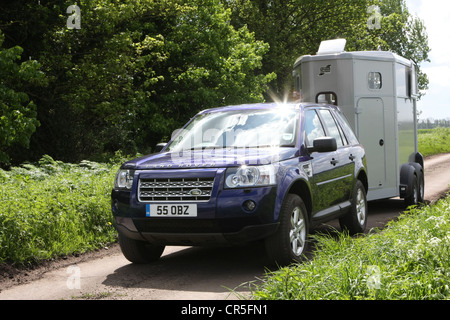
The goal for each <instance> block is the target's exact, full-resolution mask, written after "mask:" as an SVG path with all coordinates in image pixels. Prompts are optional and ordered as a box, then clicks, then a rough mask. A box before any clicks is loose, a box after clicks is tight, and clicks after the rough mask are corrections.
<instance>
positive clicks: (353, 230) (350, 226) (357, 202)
mask: <svg viewBox="0 0 450 320" xmlns="http://www.w3.org/2000/svg"><path fill="white" fill-rule="evenodd" d="M339 224H340V226H341V229H343V230H348V232H349V234H350V235H355V234H358V233H363V232H364V230H366V225H367V197H366V189H365V188H364V185H363V184H362V182H361V181H359V180H358V181H356V184H355V190H354V191H353V201H352V206H351V210H350V212H349V213H347V214H346V215H344V216H342V217H341V218H340V219H339Z"/></svg>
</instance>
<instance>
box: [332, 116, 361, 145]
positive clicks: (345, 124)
mask: <svg viewBox="0 0 450 320" xmlns="http://www.w3.org/2000/svg"><path fill="white" fill-rule="evenodd" d="M336 116H337V118H338V121H339V123H340V124H341V125H342V128H343V129H344V130H345V136H346V137H347V139H348V142H349V144H351V145H355V144H358V143H359V142H358V138H356V135H355V133H354V131H353V129H352V128H351V127H350V125H349V124H348V121H347V118H346V117H345V116H344V115H343V114H342V113H340V112H336Z"/></svg>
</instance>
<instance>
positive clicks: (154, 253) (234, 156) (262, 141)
mask: <svg viewBox="0 0 450 320" xmlns="http://www.w3.org/2000/svg"><path fill="white" fill-rule="evenodd" d="M367 190H368V185H367V172H366V159H365V152H364V149H363V147H362V146H361V145H360V143H359V142H358V140H357V138H356V136H355V134H354V133H353V131H352V129H351V128H350V126H349V125H348V123H347V121H346V119H345V117H344V115H343V114H342V113H341V111H340V110H339V108H338V107H336V106H332V105H323V104H277V103H263V104H249V105H239V106H228V107H221V108H214V109H209V110H205V111H202V112H200V113H198V114H197V115H196V116H195V117H194V118H192V119H191V120H190V121H189V122H188V123H187V124H186V125H185V127H184V128H182V129H180V130H178V131H177V132H176V133H175V134H174V135H173V138H172V140H171V141H170V142H169V143H167V144H166V145H165V146H164V147H163V149H162V150H161V151H160V152H158V153H155V154H152V155H149V156H145V157H141V158H138V159H134V160H132V161H128V162H126V163H124V164H123V165H122V166H121V168H120V170H119V171H118V173H117V176H116V180H115V184H114V188H113V190H112V194H111V196H112V211H113V215H114V221H115V223H114V225H115V227H116V229H117V230H118V234H119V244H120V246H121V249H122V252H123V254H124V256H125V257H126V258H127V259H128V260H130V261H131V262H133V263H148V262H151V261H155V260H157V259H159V257H160V256H161V254H162V253H163V250H164V248H165V246H166V245H181V246H197V245H204V246H206V245H208V246H209V245H240V244H242V243H248V242H251V241H255V240H264V241H265V245H266V249H267V253H268V256H269V257H270V259H271V261H273V262H275V263H277V264H279V265H287V264H289V263H291V262H296V261H300V260H301V259H302V257H303V255H304V253H305V250H306V249H307V247H308V241H307V236H308V231H309V230H310V228H313V227H314V226H317V225H318V224H320V223H323V222H326V221H329V220H331V219H335V218H339V221H340V225H341V227H342V228H343V229H346V230H348V232H349V233H350V234H357V233H362V232H364V230H365V227H366V221H367V200H366V194H367Z"/></svg>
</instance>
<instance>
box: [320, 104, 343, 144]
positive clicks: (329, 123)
mask: <svg viewBox="0 0 450 320" xmlns="http://www.w3.org/2000/svg"><path fill="white" fill-rule="evenodd" d="M319 113H320V115H321V116H322V119H323V121H324V122H325V126H326V127H327V129H328V132H329V134H330V136H331V137H333V138H335V139H336V144H337V147H338V148H339V147H342V146H343V145H344V142H343V140H342V137H341V132H340V130H339V128H338V126H337V124H336V121H334V118H333V116H332V115H331V113H330V111H328V110H323V109H322V110H319Z"/></svg>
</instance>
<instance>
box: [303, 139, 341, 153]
mask: <svg viewBox="0 0 450 320" xmlns="http://www.w3.org/2000/svg"><path fill="white" fill-rule="evenodd" d="M308 150H309V152H310V153H312V152H332V151H336V150H337V143H336V139H335V138H332V137H321V138H317V139H314V141H313V147H312V148H308Z"/></svg>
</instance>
